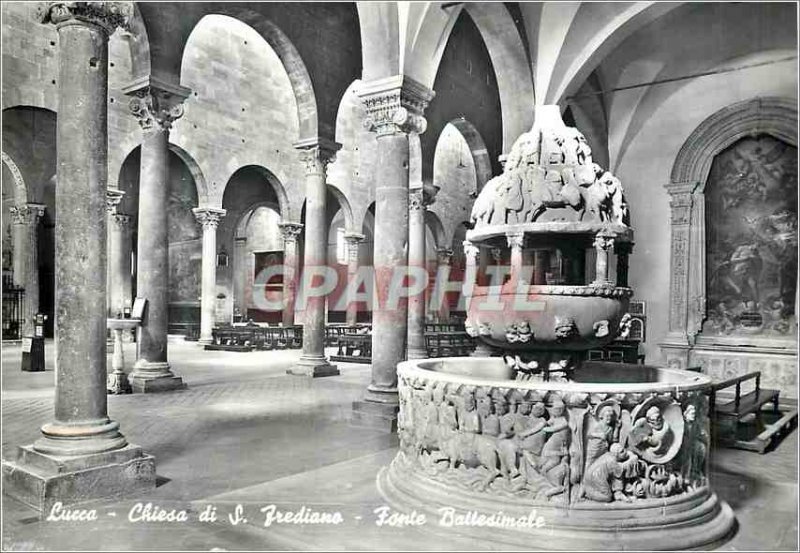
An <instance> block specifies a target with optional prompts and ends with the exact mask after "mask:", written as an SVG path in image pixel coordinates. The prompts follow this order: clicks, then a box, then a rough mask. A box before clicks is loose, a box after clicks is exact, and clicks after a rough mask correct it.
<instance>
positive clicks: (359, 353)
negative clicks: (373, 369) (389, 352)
mask: <svg viewBox="0 0 800 553" xmlns="http://www.w3.org/2000/svg"><path fill="white" fill-rule="evenodd" d="M337 348H338V349H337V351H336V355H331V361H340V362H345V363H372V334H367V333H361V334H342V335H340V336H339V338H338V339H337Z"/></svg>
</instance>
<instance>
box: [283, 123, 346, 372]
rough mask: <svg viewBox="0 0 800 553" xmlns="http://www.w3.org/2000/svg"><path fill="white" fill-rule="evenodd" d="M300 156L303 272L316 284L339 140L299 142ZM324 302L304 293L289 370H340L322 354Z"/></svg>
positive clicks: (325, 245)
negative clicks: (298, 352)
mask: <svg viewBox="0 0 800 553" xmlns="http://www.w3.org/2000/svg"><path fill="white" fill-rule="evenodd" d="M295 148H297V149H299V150H300V159H301V161H302V162H303V164H304V165H305V172H306V222H305V225H306V226H305V259H304V264H303V266H304V271H305V273H306V275H320V276H317V277H315V278H314V279H311V278H309V276H305V277H304V281H305V283H306V285H313V286H317V285H318V279H320V278H322V276H321V275H322V274H323V270H324V269H325V268H326V267H327V263H328V217H327V207H326V199H327V194H328V189H327V185H326V177H325V175H326V170H327V166H328V164H329V163H330V162H332V161H333V160H334V159H335V156H336V151H337V150H338V149H339V148H341V144H337V143H336V142H331V141H329V140H324V139H321V138H319V139H316V138H315V139H312V140H307V141H302V142H298V143H296V144H295ZM325 304H326V298H324V297H308V296H306V297H304V298H303V305H302V306H301V308H302V309H303V311H304V313H305V319H304V322H303V355H302V356H301V357H300V360H299V361H298V362H297V365H296V366H295V367H293V368H291V369H288V370H287V372H288V373H289V374H295V375H302V376H311V377H320V376H332V375H337V374H339V369H337V368H336V366H335V365H331V364H330V363H329V362H328V359H327V358H326V357H325Z"/></svg>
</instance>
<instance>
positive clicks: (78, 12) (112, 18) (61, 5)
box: [38, 2, 133, 35]
mask: <svg viewBox="0 0 800 553" xmlns="http://www.w3.org/2000/svg"><path fill="white" fill-rule="evenodd" d="M38 12H39V20H40V21H41V22H42V23H52V24H54V25H62V24H64V23H87V24H90V25H96V26H98V27H100V28H101V29H103V30H104V31H105V32H106V33H107V34H108V35H111V34H112V33H113V32H114V31H115V30H116V28H117V27H120V28H121V29H125V30H127V29H128V28H129V24H130V20H131V19H132V18H133V2H41V3H40V5H39V8H38Z"/></svg>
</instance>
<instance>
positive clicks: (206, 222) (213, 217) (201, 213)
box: [192, 207, 227, 230]
mask: <svg viewBox="0 0 800 553" xmlns="http://www.w3.org/2000/svg"><path fill="white" fill-rule="evenodd" d="M192 213H194V217H195V219H197V222H198V223H200V225H202V227H203V230H208V229H211V230H214V229H216V228H217V225H219V221H220V219H222V218H223V217H225V214H226V213H227V211H226V210H224V209H216V208H213V207H195V208H194V209H192Z"/></svg>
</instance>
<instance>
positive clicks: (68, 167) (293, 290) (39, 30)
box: [2, 2, 797, 495]
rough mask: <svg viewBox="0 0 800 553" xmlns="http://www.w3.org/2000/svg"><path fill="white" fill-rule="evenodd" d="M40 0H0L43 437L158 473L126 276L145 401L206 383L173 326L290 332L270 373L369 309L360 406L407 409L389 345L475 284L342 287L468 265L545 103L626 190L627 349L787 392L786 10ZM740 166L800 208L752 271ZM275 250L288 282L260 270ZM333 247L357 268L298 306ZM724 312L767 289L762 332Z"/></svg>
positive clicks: (10, 182) (778, 206) (9, 276)
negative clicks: (440, 291)
mask: <svg viewBox="0 0 800 553" xmlns="http://www.w3.org/2000/svg"><path fill="white" fill-rule="evenodd" d="M44 4H47V6H46V7H45V8H44V9H42V8H41V7H38V8H37V5H36V4H35V3H26V2H3V5H2V34H3V37H2V44H3V74H2V110H3V111H2V177H3V178H2V183H3V184H2V212H3V227H2V236H3V285H4V325H3V339H4V340H7V339H11V338H16V339H22V342H23V343H25V341H26V339H27V338H29V337H31V336H34V334H35V329H34V324H33V321H34V318H35V315H36V314H37V313H40V314H43V315H45V316H46V319H45V322H44V327H43V334H44V336H45V344H46V348H47V352H48V353H47V355H46V356H49V355H51V354H50V353H49V352H50V350H51V349H52V350H53V353H52V355H54V356H55V357H56V359H55V364H56V366H57V367H58V371H59V373H58V374H59V381H58V384H57V386H56V387H55V395H56V400H55V417H53V416H52V411H51V412H50V417H49V419H50V422H49V423H48V424H47V425H45V427H43V429H42V434H40V435H38V436H35V437H34V439H35V440H36V441H34V445H33V446H31V447H32V449H30V450H29V455H33V454H34V453H37V452H38V453H37V454H46V455H55V456H57V455H90V456H91V455H100V454H103V455H108V453H107V452H108V451H111V450H113V451H117V452H119V451H122V452H124V453H117V454H116V455H117V456H118V457H120V458H122V457H125V456H127V457H125V458H126V459H127V460H128V461H129V460H130V459H139V460H141V459H149V460H150V461H149V462H150V464H149V465H148V464H147V463H146V462H144V461H142V464H141V467H143V468H142V470H144V471H146V470H149V469H148V467H149V468H150V469H152V467H153V464H152V457H150V456H149V455H148V454H147V453H143V452H142V450H141V448H139V446H134V445H131V444H127V445H124V446H123V447H122V448H121V449H119V448H120V444H125V443H126V442H125V438H124V437H123V434H125V424H124V421H122V422H123V424H122V431H121V432H120V430H119V427H118V425H117V422H119V421H114V420H112V419H110V418H109V417H108V408H107V403H109V404H110V402H111V400H110V399H107V398H106V387H105V382H106V369H107V368H108V372H111V368H110V362H109V361H107V360H106V355H107V351H106V338H107V328H106V320H107V319H124V318H125V317H126V316H128V315H129V313H130V310H131V309H132V308H134V303H135V301H134V300H135V299H136V298H143V299H145V300H146V306H145V307H144V311H143V313H141V315H142V317H141V326H140V328H138V330H137V331H136V332H135V333H134V332H131V331H130V330H128V331H125V332H123V333H120V336H122V337H123V344H122V346H120V347H122V348H123V349H124V351H125V352H127V353H128V360H129V361H130V365H131V366H130V367H127V370H128V372H129V374H128V378H129V380H130V384H131V386H132V389H133V391H134V392H135V394H134V396H135V395H136V393H150V392H163V394H162V395H160V397H164V396H166V395H167V394H179V393H185V392H186V391H185V390H184V389H186V390H188V391H191V390H192V388H193V381H192V375H191V374H190V373H189V372H182V370H181V368H180V367H181V364H180V363H175V362H173V361H172V360H171V350H172V349H173V348H174V345H175V344H176V339H180V340H181V342H180V349H181V351H185V350H186V348H187V347H188V345H190V344H191V345H192V347H194V348H195V350H191V352H192V353H191V357H192V358H196V359H197V360H202V358H203V357H204V356H208V355H217V354H218V353H217V352H213V353H212V352H210V351H205V350H204V346H206V345H209V344H210V345H214V344H216V345H225V344H222V343H220V341H219V339H218V338H219V337H218V333H219V331H220V329H226V328H234V329H235V328H238V327H239V326H241V325H247V324H250V325H251V326H252V325H256V326H258V327H260V328H272V327H279V328H287V329H288V328H296V329H297V332H298V334H297V336H296V337H295V338H294V339H296V340H297V343H298V344H299V343H300V341H302V349H299V350H298V351H297V355H296V356H295V357H293V358H292V360H291V362H290V363H288V364H287V366H286V367H285V370H282V371H281V372H282V373H286V372H288V373H289V375H292V376H294V377H296V376H312V377H322V376H332V377H333V378H330V379H324V382H335V381H336V379H339V378H346V377H347V372H348V370H350V369H348V367H350V366H351V365H350V364H348V363H347V362H346V361H344V362H340V363H338V364H337V363H336V362H333V361H331V359H330V357H331V355H333V354H335V353H339V354H341V352H336V351H335V350H332V349H330V347H328V346H330V345H331V342H330V336H329V334H326V328H327V329H330V328H336V327H337V326H342V327H352V328H355V327H357V326H359V325H363V326H364V328H370V335H371V338H370V348H369V349H370V350H371V357H370V358H369V359H368V361H369V364H368V365H366V366H358V367H359V369H358V370H364V371H367V372H366V373H364V374H365V375H366V374H368V377H367V376H365V381H364V382H362V383H361V384H362V385H361V386H360V387H359V390H358V393H357V394H356V395H357V397H354V398H352V399H353V401H352V406H351V409H352V413H351V414H352V417H353V419H354V420H356V421H358V422H359V424H362V425H364V426H365V427H371V428H381V427H382V428H383V430H391V429H392V428H393V424H394V420H395V419H394V418H395V416H396V411H397V404H398V398H397V376H396V366H397V364H398V363H399V362H401V361H403V360H404V359H406V358H415V357H427V356H429V354H430V351H427V350H426V348H427V345H426V337H425V332H426V324H427V325H432V324H452V325H458V324H462V325H463V320H464V316H465V314H464V311H463V306H462V305H461V304H459V301H458V297H457V296H458V294H457V293H449V294H444V296H443V298H444V299H443V300H442V301H440V302H436V301H433V300H434V297H433V296H434V294H433V293H432V291H431V290H430V289H426V290H425V291H424V292H420V293H419V294H417V295H412V296H411V297H409V298H408V300H407V301H400V303H399V307H398V308H397V309H390V308H389V307H386V306H385V305H383V304H382V303H381V302H377V303H376V304H375V305H371V302H367V301H363V295H362V300H352V301H342V300H343V299H344V300H346V299H347V298H349V296H348V295H347V294H348V293H349V291H348V290H347V284H348V282H350V281H352V279H353V278H354V277H355V276H356V274H358V272H359V270H362V269H364V268H373V267H374V268H375V269H376V271H375V278H376V282H375V286H376V288H377V289H378V290H380V289H382V287H386V286H388V284H389V283H388V281H386V279H387V278H388V277H386V276H383V274H384V273H383V272H382V271H381V268H385V267H393V266H405V265H409V266H424V267H426V268H427V269H428V270H429V272H430V273H431V274H435V273H436V272H437V271H440V270H444V269H446V270H447V271H449V274H450V279H451V280H452V281H453V282H456V281H458V280H460V276H461V274H462V273H463V272H464V270H465V268H466V267H467V266H468V265H469V263H470V259H469V255H467V254H465V247H464V244H465V237H466V232H467V230H468V229H469V228H471V225H472V224H473V221H471V219H470V213H471V210H472V207H473V203H474V202H475V199H476V197H477V196H478V194H479V193H480V191H481V190H482V189H483V187H484V185H485V184H486V183H487V181H489V180H490V179H491V178H492V177H493V176H495V175H498V174H500V173H502V171H503V164H504V161H505V158H506V155H507V154H508V153H509V151H510V150H511V147H512V145H513V144H514V141H515V140H516V139H517V138H518V137H519V136H520V134H522V133H523V132H526V131H528V130H529V129H530V128H531V126H532V125H533V123H534V121H535V118H536V113H537V108H538V107H540V106H547V105H558V106H559V107H560V110H561V113H562V117H563V119H564V121H565V122H566V123H567V125H571V126H576V127H577V128H578V129H579V130H581V132H583V134H584V135H585V136H586V139H587V142H588V144H589V146H590V147H591V150H592V154H593V156H594V160H595V161H596V162H598V163H599V164H600V165H601V166H603V167H605V168H608V170H610V171H612V172H613V173H614V174H615V175H616V176H617V177H619V179H620V180H621V182H622V183H623V184H624V186H625V194H626V200H627V202H628V204H629V205H630V208H631V214H632V215H631V226H632V227H633V228H635V232H636V244H635V246H634V248H633V250H632V252H631V254H630V269H629V273H628V277H627V278H628V282H629V284H630V287H631V288H632V289H633V290H634V294H635V295H634V299H636V300H640V302H641V304H640V305H643V306H646V313H643V315H645V316H643V317H642V320H643V321H645V326H646V332H643V335H642V336H641V338H642V341H641V342H640V343H639V344H638V352H637V354H638V356H640V357H641V358H642V359H643V360H644V362H646V363H648V364H654V365H669V366H677V367H682V368H685V367H687V366H693V365H701V366H702V367H703V370H704V372H707V373H709V374H711V375H712V376H715V377H719V378H724V377H730V376H735V375H740V374H744V373H746V372H749V371H753V370H760V371H762V381H761V382H762V384H763V385H765V386H769V387H770V388H775V389H779V390H780V391H781V394H782V397H786V398H796V397H797V390H796V389H797V357H796V348H797V341H796V338H795V337H796V316H795V306H796V303H797V300H796V297H797V287H796V285H795V282H796V278H797V256H796V252H795V253H794V257H792V256H791V255H790V253H791V252H794V251H795V250H796V229H797V223H796V220H797V219H796V217H797V203H796V201H788V202H787V201H781V200H780V198H779V196H780V195H781V194H783V193H784V192H788V194H787V197H788V196H791V197H792V198H794V197H795V196H796V187H797V163H796V153H797V151H796V148H797V131H796V126H797V108H796V103H797V68H796V63H797V27H796V17H797V14H796V6H795V5H793V4H790V3H778V2H776V3H770V2H763V3H762V2H759V3H735V4H734V3H690V2H686V3H684V2H674V3H673V2H670V3H661V2H628V3H603V2H599V3H594V2H591V3H590V2H570V3H561V2H553V3H547V2H546V3H526V2H504V3H494V2H485V3H483V2H469V3H436V2H418V3H411V4H404V3H401V2H397V3H395V2H365V3H360V2H357V3H347V2H341V3H305V2H304V3H249V2H202V3H201V2H197V3H193V2H188V3H177V2H175V3H172V2H142V3H139V2H130V3H128V2H108V3H81V2H77V3H70V2H47V3H44ZM37 10H38V11H37ZM745 174H746V179H747V178H749V179H751V180H753V179H754V180H755V181H758V182H763V183H765V184H763V187H764V188H763V190H762V191H761V192H759V193H760V194H762V196H760V197H761V198H762V199H764V198H767V196H768V195H769V200H768V201H766V202H765V203H764V205H766V206H767V207H765V208H764V209H762V210H761V212H759V214H758V215H759V216H762V217H765V218H768V217H777V216H779V217H782V219H781V222H782V223H785V226H787V228H789V229H793V230H790V231H789V232H790V235H791V236H790V237H789V238H786V237H784V238H785V240H784V242H780V240H781V239H776V238H775V235H774V234H773V235H769V236H767V235H765V234H764V233H763V232H762V233H761V234H758V233H757V232H755V231H754V233H755V234H753V235H752V236H749V237H748V238H747V240H748V242H747V243H748V244H751V243H752V244H754V245H758V244H762V243H766V242H770V240H772V242H770V243H771V244H773V245H775V244H777V245H776V246H775V248H772V249H769V247H768V246H765V247H764V248H762V249H761V250H760V252H761V253H760V255H761V258H760V263H762V265H763V271H762V273H761V274H762V275H763V278H761V277H757V278H755V279H749V280H748V278H746V277H741V275H737V274H735V273H734V272H732V271H731V270H730V269H725V266H726V263H728V264H730V263H729V262H730V261H731V256H732V255H735V254H734V253H732V252H734V251H739V250H737V249H736V248H737V247H738V246H739V244H737V243H736V240H738V239H739V238H740V237H741V236H742V233H744V232H745V230H744V228H745V227H743V226H742V224H743V223H741V220H738V219H736V218H735V217H728V218H723V217H722V216H721V215H720V213H722V211H720V210H724V209H728V208H729V209H739V210H740V211H739V212H736V213H741V214H745V211H743V210H744V208H742V207H741V201H744V200H741V198H742V197H745V196H746V195H747V194H749V193H750V192H748V189H747V185H746V184H742V183H743V182H744V181H743V180H742V178H743V175H745ZM737 175H738V176H737ZM737 179H738V180H737ZM759 179H761V180H759ZM781 191H782V192H781ZM747 201H750V200H747ZM723 206H724V207H723ZM737 206H738V207H737ZM768 211H769V212H768ZM748 213H749V212H748ZM765 220H766V219H765ZM787 221H788V222H787ZM754 228H755V227H754ZM760 228H762V229H763V228H765V227H764V226H763V225H762V227H760ZM781 228H783V227H781ZM776 232H777V231H776ZM792 233H794V234H792ZM784 234H785V233H784ZM781 236H783V235H781ZM775 240H778V242H776V241H775ZM786 240H789V243H786ZM792 240H794V242H791V241H792ZM792 244H793V245H792ZM754 247H756V246H754ZM759 247H760V246H759ZM780 247H783V248H785V249H784V250H780ZM776 248H777V249H776ZM477 256H478V257H477V260H473V261H474V262H475V263H477V264H479V265H481V266H483V265H485V264H486V263H487V262H490V261H491V252H489V251H481V252H480V253H479V254H477ZM273 265H282V266H283V267H284V269H285V272H284V273H283V274H282V276H281V278H278V279H272V280H269V279H265V278H263V271H264V270H265V269H268V268H269V267H270V266H273ZM612 265H613V264H612ZM322 266H324V267H327V268H330V269H332V270H333V271H335V272H336V274H338V275H340V276H341V277H342V278H339V279H338V281H337V284H336V286H335V287H334V289H332V290H331V291H330V294H329V295H328V297H327V298H315V297H309V298H303V299H304V300H305V301H303V302H301V301H299V298H298V297H297V295H298V293H299V288H300V282H301V280H302V278H303V277H302V275H304V274H306V273H308V272H309V271H307V269H308V268H314V267H322ZM382 279H383V280H382ZM759 279H760V280H759ZM748 287H751V288H753V287H760V289H759V292H758V293H759V294H761V299H760V303H759V305H758V306H757V307H754V305H755V304H753V305H749V304H747V302H748V301H755V300H754V299H753V298H750V297H747V298H745V297H744V296H747V295H748V293H749V292H748V290H751V288H748ZM455 289H457V288H455ZM15 291H16V292H15ZM268 291H269V293H271V294H273V295H277V297H279V298H281V299H282V302H281V307H279V308H266V307H265V306H264V301H263V299H264V297H265V296H266V295H268V294H267V293H268ZM358 291H360V292H362V294H367V292H363V290H361V289H359V290H358ZM751 291H752V290H751ZM753 293H755V292H753ZM15 294H16V295H15ZM751 295H752V294H751ZM756 295H757V294H756ZM12 298H14V299H13V302H14V305H13V306H12V305H11V303H12ZM737 302H738V303H741V304H742V305H744V307H742V308H741V309H739V307H733V306H734V304H735V303H737ZM762 304H763V305H762ZM12 307H13V310H12ZM731 309H733V311H734V312H735V311H736V309H739V310H740V311H741V310H742V309H744V310H745V311H746V313H750V312H753V311H754V310H755V311H758V313H759V314H758V317H761V318H762V319H763V320H762V319H759V320H760V321H762V323H763V324H762V327H763V328H764V330H763V332H760V333H758V332H757V333H754V332H749V331H748V330H747V329H744V330H743V329H742V328H739V327H738V326H737V325H740V324H741V325H743V324H745V323H740V322H739V321H740V319H741V317H739V318H737V317H738V315H740V314H739V313H738V312H737V313H732V312H731ZM742 320H744V319H742ZM745 326H746V325H745ZM327 332H328V333H329V332H330V330H328V331H327ZM748 332H749V333H748ZM192 335H194V337H195V339H197V342H196V343H195V342H186V341H184V340H183V336H189V337H191V336H192ZM176 336H181V337H180V338H176ZM326 336H328V337H327V338H326ZM134 341H135V342H136V343H135V344H134V343H133V342H134ZM4 343H8V344H10V343H11V342H4ZM55 345H57V346H58V347H57V348H56V347H55ZM745 346H746V347H747V348H748V350H747V351H748V353H744V354H743V353H742V351H743V350H742V347H745ZM362 347H363V346H362ZM109 351H110V350H109ZM176 351H177V350H176ZM287 351H288V350H287ZM131 352H134V353H131ZM230 355H234V354H233V353H231V354H230ZM243 355H245V354H243ZM246 355H250V354H246ZM253 355H256V353H253ZM258 355H262V356H263V357H260V358H259V361H258V364H264V365H268V364H269V363H270V362H271V361H270V356H272V355H274V356H279V355H284V354H283V353H280V354H279V353H278V352H274V351H268V352H262V353H258ZM131 357H132V358H131ZM4 359H5V358H4ZM107 366H108V367H107ZM18 367H19V364H17V365H16V367H15V368H14V370H15V371H16V370H18ZM220 369H222V367H221V368H220ZM337 375H338V376H337ZM283 378H286V379H290V377H289V376H287V375H285V374H284V375H283ZM298 381H300V380H298ZM314 382H315V383H316V382H317V381H314ZM319 382H323V381H319ZM320 385H330V384H324V383H323V384H320ZM23 387H24V386H23ZM114 399H116V398H114ZM79 423H80V424H79ZM76 425H77V426H80V425H83V426H81V427H80V428H78V429H77V430H76V427H77V426H76ZM76 432H77V433H76ZM16 445H19V444H16ZM143 445H144V446H145V447H144V449H145V450H147V451H148V453H150V451H149V449H150V448H148V447H147V445H146V444H143ZM104 452H105V453H104ZM4 453H5V452H4ZM154 455H155V457H156V462H158V459H159V455H158V453H154ZM117 462H122V461H119V460H117ZM4 470H5V469H4ZM126 485H128V484H123V483H120V486H121V487H120V488H119V489H120V490H122V489H123V488H124V487H125V486H126ZM134 487H135V486H134ZM795 490H796V489H795ZM118 495H123V492H120V493H119V494H118Z"/></svg>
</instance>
